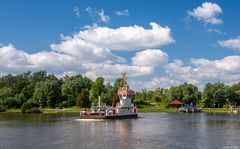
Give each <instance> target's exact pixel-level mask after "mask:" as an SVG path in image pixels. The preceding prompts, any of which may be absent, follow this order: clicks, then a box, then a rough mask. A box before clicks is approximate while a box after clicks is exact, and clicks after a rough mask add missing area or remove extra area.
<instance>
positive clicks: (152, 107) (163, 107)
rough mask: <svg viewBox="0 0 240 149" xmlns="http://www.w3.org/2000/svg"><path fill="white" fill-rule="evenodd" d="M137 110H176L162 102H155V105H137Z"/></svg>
mask: <svg viewBox="0 0 240 149" xmlns="http://www.w3.org/2000/svg"><path fill="white" fill-rule="evenodd" d="M138 111H139V112H163V111H166V112H176V111H177V109H175V108H166V105H165V104H164V103H161V102H160V103H157V104H156V105H139V106H138Z"/></svg>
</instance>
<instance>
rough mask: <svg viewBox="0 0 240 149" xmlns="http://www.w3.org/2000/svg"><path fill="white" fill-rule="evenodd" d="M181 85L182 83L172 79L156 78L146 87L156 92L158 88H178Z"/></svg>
mask: <svg viewBox="0 0 240 149" xmlns="http://www.w3.org/2000/svg"><path fill="white" fill-rule="evenodd" d="M179 84H181V82H180V81H178V80H174V79H172V78H170V77H168V76H167V77H155V78H153V79H152V80H151V81H149V82H147V83H146V84H145V87H146V88H147V89H150V90H155V89H156V88H170V87H171V86H176V85H179Z"/></svg>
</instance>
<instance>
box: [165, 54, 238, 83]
mask: <svg viewBox="0 0 240 149" xmlns="http://www.w3.org/2000/svg"><path fill="white" fill-rule="evenodd" d="M190 64H191V66H185V65H184V64H183V62H182V61H180V60H178V61H174V62H173V63H170V64H168V65H167V66H166V72H167V74H168V75H169V76H170V77H172V78H176V79H178V80H180V81H182V82H190V83H193V84H197V85H201V84H205V83H206V82H212V81H224V82H225V83H227V84H231V82H238V81H239V80H240V75H239V74H240V65H239V64H240V56H227V57H224V58H223V59H219V60H212V61H211V60H208V59H191V63H190Z"/></svg>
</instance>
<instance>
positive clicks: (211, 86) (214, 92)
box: [203, 82, 227, 108]
mask: <svg viewBox="0 0 240 149" xmlns="http://www.w3.org/2000/svg"><path fill="white" fill-rule="evenodd" d="M203 100H204V103H205V107H215V108H221V107H223V106H224V105H225V104H226V103H227V87H226V86H225V85H224V83H222V82H216V83H207V84H206V85H205V88H204V90H203Z"/></svg>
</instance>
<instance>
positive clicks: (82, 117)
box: [80, 113, 138, 119]
mask: <svg viewBox="0 0 240 149" xmlns="http://www.w3.org/2000/svg"><path fill="white" fill-rule="evenodd" d="M131 118H138V114H137V113H134V114H128V115H127V114H126V115H80V119H131Z"/></svg>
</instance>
